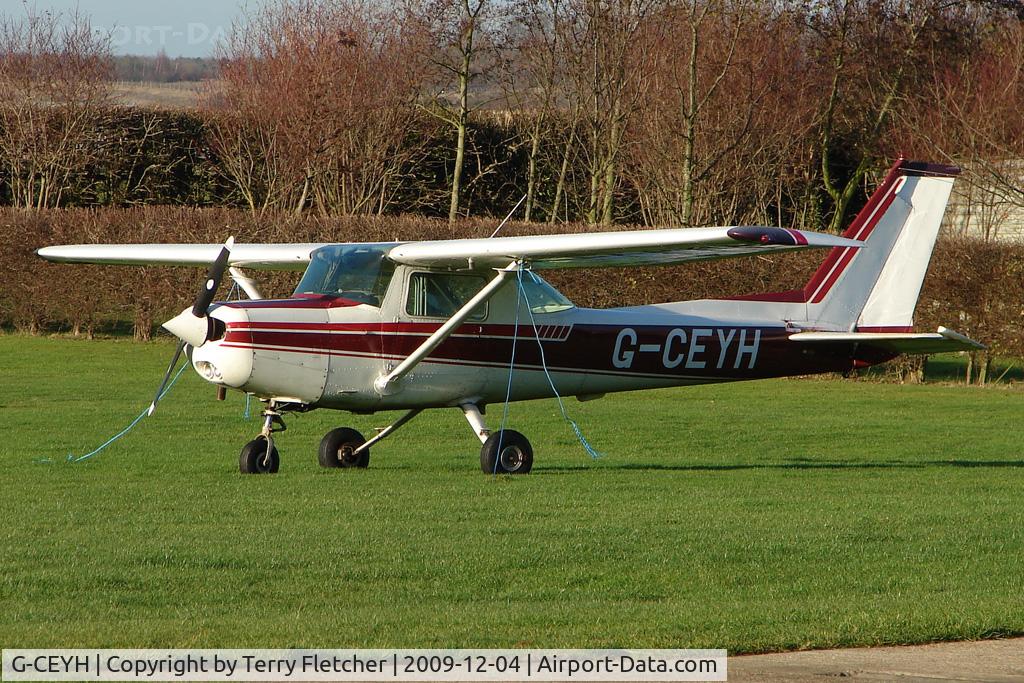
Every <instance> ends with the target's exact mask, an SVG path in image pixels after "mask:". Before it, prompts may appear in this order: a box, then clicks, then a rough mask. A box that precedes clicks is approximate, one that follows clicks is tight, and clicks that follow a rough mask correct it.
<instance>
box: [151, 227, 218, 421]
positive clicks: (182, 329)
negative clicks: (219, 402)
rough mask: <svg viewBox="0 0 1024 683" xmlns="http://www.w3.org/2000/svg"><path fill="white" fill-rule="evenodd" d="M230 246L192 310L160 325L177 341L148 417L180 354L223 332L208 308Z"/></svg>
mask: <svg viewBox="0 0 1024 683" xmlns="http://www.w3.org/2000/svg"><path fill="white" fill-rule="evenodd" d="M234 244H235V238H234V237H229V238H228V241H227V242H225V243H224V247H223V248H222V249H221V250H220V253H219V254H217V258H216V260H214V262H213V263H212V264H210V270H209V272H207V274H206V281H205V282H204V283H203V288H202V289H201V290H199V294H198V295H197V296H196V300H195V303H193V304H192V308H186V309H185V310H184V311H182V312H181V313H179V314H178V315H176V316H175V317H173V318H171V319H170V320H168V321H167V322H165V323H164V324H163V325H162V327H163V328H164V329H165V330H167V331H168V332H170V333H171V334H173V335H174V336H175V337H177V338H178V339H180V340H181V341H180V342H179V343H178V347H177V348H176V349H175V350H174V357H173V358H171V364H170V365H168V366H167V372H165V373H164V379H163V381H162V382H160V388H159V389H157V391H156V396H155V397H154V398H153V402H152V403H151V404H149V411H148V413H147V414H148V415H152V414H153V413H154V412H155V411H156V404H157V403H159V402H160V398H161V397H162V396H163V393H164V390H165V389H166V388H167V383H168V382H169V381H170V379H171V375H172V374H173V373H174V368H176V367H177V366H178V361H179V360H181V354H182V353H183V352H184V351H185V347H186V346H192V347H197V346H202V345H203V344H205V343H206V342H208V341H210V340H211V339H216V338H217V337H219V336H220V334H221V333H222V332H223V325H224V323H222V322H221V321H220V320H216V319H214V318H211V317H210V316H209V315H208V313H209V310H210V304H212V303H213V297H214V295H216V293H217V288H218V287H220V281H221V280H222V279H223V278H224V271H225V270H227V267H228V260H229V259H230V258H231V248H232V247H233V246H234Z"/></svg>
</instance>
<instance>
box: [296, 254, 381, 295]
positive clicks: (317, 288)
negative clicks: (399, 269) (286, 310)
mask: <svg viewBox="0 0 1024 683" xmlns="http://www.w3.org/2000/svg"><path fill="white" fill-rule="evenodd" d="M392 246H393V245H377V244H333V245H331V246H327V247H321V248H320V249H317V250H316V251H314V252H313V256H312V258H311V259H310V261H309V267H307V268H306V274H305V275H303V276H302V280H301V281H299V286H298V287H296V288H295V293H296V294H330V295H333V296H340V297H344V298H346V299H352V300H353V301H358V302H360V303H364V304H369V305H371V306H380V302H381V300H382V299H383V298H384V294H386V293H387V290H388V285H389V284H390V283H391V276H392V275H394V274H395V264H394V263H393V262H392V261H391V260H390V259H388V258H387V252H388V250H389V249H390V248H391V247H392Z"/></svg>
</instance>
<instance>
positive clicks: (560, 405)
mask: <svg viewBox="0 0 1024 683" xmlns="http://www.w3.org/2000/svg"><path fill="white" fill-rule="evenodd" d="M529 273H530V277H531V278H533V281H534V282H535V283H537V282H538V280H537V275H536V274H535V273H534V272H533V271H532V270H531V271H529ZM518 275H519V294H520V296H521V297H522V300H523V301H524V302H525V303H526V310H527V312H528V313H529V314H530V323H531V325H532V326H533V336H534V338H535V339H536V340H537V348H538V349H539V350H540V364H541V367H542V368H544V375H545V376H546V377H547V378H548V384H549V385H550V386H551V391H552V392H554V394H555V399H557V400H558V409H559V410H560V411H561V412H562V418H563V419H564V420H565V421H566V422H568V423H569V426H570V427H572V431H573V432H575V433H576V438H577V439H579V442H580V444H581V445H582V446H583V448H584V450H586V451H587V453H588V454H589V455H590V457H591V458H593V459H595V460H596V459H597V458H600V457H601V453H599V452H598V451H597V450H596V449H595V448H594V447H593V446H591V445H590V442H589V441H587V437H585V436H584V435H583V430H582V429H580V426H579V425H578V424H577V423H576V421H575V420H573V419H572V418H571V417H569V411H567V410H566V409H565V402H564V401H563V400H562V395H561V394H559V393H558V389H557V388H555V380H554V378H552V377H551V371H550V370H548V361H547V358H546V356H545V355H544V344H543V343H542V342H541V339H540V332H539V331H538V330H537V319H536V318H535V317H534V315H533V308H532V307H531V306H530V299H529V296H528V295H527V294H526V288H525V287H524V286H523V269H522V268H520V269H519V271H518ZM518 318H519V302H518V299H517V301H516V320H517V321H518ZM516 332H517V333H518V325H517V330H516ZM509 381H510V382H511V376H510V377H509ZM507 408H508V404H507V402H506V410H507ZM499 452H500V450H499Z"/></svg>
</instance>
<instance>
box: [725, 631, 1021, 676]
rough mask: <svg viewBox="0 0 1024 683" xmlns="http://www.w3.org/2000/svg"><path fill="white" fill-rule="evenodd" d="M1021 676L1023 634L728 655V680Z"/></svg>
mask: <svg viewBox="0 0 1024 683" xmlns="http://www.w3.org/2000/svg"><path fill="white" fill-rule="evenodd" d="M839 680H842V681H899V682H900V683H903V682H904V681H906V682H909V681H927V682H928V683H935V682H936V681H997V682H1001V681H1022V682H1024V638H1010V639H1007V640H984V641H979V642H973V643H936V644H932V645H914V646H901V647H865V648H853V649H848V650H812V651H809V652H783V653H780V654H772V655H750V656H746V657H731V658H729V681H730V683H735V682H736V681H769V682H775V681H795V682H797V683H807V682H810V681H815V682H816V683H829V682H832V681H835V682H836V683H838V681H839Z"/></svg>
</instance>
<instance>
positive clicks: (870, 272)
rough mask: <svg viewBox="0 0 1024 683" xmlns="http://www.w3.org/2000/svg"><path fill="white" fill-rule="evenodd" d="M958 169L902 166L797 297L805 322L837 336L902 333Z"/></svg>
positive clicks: (902, 162)
mask: <svg viewBox="0 0 1024 683" xmlns="http://www.w3.org/2000/svg"><path fill="white" fill-rule="evenodd" d="M959 173H960V169H958V168H955V167H953V166H940V165H936V164H927V163H922V162H916V161H906V160H903V159H900V160H899V161H897V162H896V163H895V164H893V166H892V168H891V169H889V174H888V175H887V176H886V178H885V180H884V181H883V182H882V184H881V185H880V186H879V187H878V189H877V190H875V193H874V194H873V195H871V198H870V199H869V200H868V203H867V205H865V207H864V208H863V209H862V210H861V212H860V213H859V214H857V217H856V218H855V219H854V221H853V223H851V224H850V227H849V229H848V230H847V231H846V232H845V233H844V234H843V237H849V238H852V239H856V240H860V241H862V242H864V247H863V248H861V249H850V248H842V247H835V248H833V249H832V251H831V252H829V254H828V256H827V257H826V258H825V261H824V262H823V263H822V264H821V266H820V267H819V268H818V270H817V272H815V273H814V276H813V277H812V278H811V279H810V281H809V282H808V283H807V285H806V286H805V287H804V289H803V291H802V295H803V301H804V302H806V304H807V317H808V319H809V321H810V322H813V323H818V324H821V325H823V326H827V327H833V328H836V329H842V330H849V331H853V330H859V331H862V332H907V331H910V329H911V328H912V326H913V315H914V307H915V306H916V305H917V297H918V295H919V294H920V293H921V283H922V282H923V281H924V275H925V271H927V269H928V262H929V261H930V260H931V255H932V249H933V248H934V247H935V239H936V237H937V236H938V233H939V225H940V223H941V222H942V215H943V213H945V210H946V202H947V201H948V199H949V193H950V190H952V188H953V179H954V178H955V177H956V176H957V175H958V174H959Z"/></svg>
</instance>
